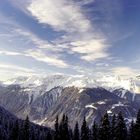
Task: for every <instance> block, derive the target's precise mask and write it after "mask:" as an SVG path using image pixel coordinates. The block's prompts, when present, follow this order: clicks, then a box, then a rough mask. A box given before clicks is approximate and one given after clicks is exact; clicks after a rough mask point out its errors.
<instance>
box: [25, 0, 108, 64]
mask: <svg viewBox="0 0 140 140" xmlns="http://www.w3.org/2000/svg"><path fill="white" fill-rule="evenodd" d="M90 2H93V1H87V2H85V1H81V2H80V3H79V2H77V3H75V2H73V1H71V0H70V1H66V0H59V1H58V0H57V1H56V0H51V1H49V0H35V1H32V2H31V3H30V4H29V5H28V7H27V10H28V11H29V12H30V13H31V15H32V16H33V17H35V18H36V19H37V20H38V22H39V23H42V24H46V25H49V26H50V27H52V28H53V29H54V30H55V31H65V34H64V35H63V36H61V37H60V40H61V39H63V43H64V42H69V44H71V43H73V46H71V45H70V46H68V47H67V51H68V52H71V53H75V54H79V57H80V59H81V60H85V61H88V62H93V61H95V60H97V59H102V58H106V57H109V55H110V54H109V53H108V52H107V49H108V47H109V45H108V44H107V41H106V38H105V37H104V36H103V35H100V33H99V32H98V31H97V30H96V28H95V27H94V25H93V23H91V21H90V19H88V18H87V17H86V15H85V13H84V11H83V9H82V7H81V3H82V4H87V3H90ZM81 40H82V41H81ZM103 40H104V41H103ZM79 42H82V44H81V45H79ZM63 43H61V46H64V45H66V44H65V43H64V44H63ZM56 46H59V44H56ZM59 47H60V46H59ZM89 51H90V52H89ZM77 57H78V56H77Z"/></svg>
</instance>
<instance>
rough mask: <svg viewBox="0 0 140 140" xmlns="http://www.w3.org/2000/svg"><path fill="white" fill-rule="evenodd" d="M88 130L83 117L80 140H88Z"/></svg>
mask: <svg viewBox="0 0 140 140" xmlns="http://www.w3.org/2000/svg"><path fill="white" fill-rule="evenodd" d="M88 131H89V128H88V126H87V122H86V119H85V117H84V120H83V124H82V127H81V140H89V132H88Z"/></svg>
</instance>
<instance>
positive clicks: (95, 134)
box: [92, 121, 98, 140]
mask: <svg viewBox="0 0 140 140" xmlns="http://www.w3.org/2000/svg"><path fill="white" fill-rule="evenodd" d="M97 139H98V125H97V124H96V122H95V121H94V124H93V126H92V140H97Z"/></svg>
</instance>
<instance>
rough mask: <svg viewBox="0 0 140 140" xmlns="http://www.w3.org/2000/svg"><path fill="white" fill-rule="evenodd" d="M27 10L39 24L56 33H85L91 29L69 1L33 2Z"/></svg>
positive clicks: (44, 0) (76, 7) (79, 10)
mask: <svg viewBox="0 0 140 140" xmlns="http://www.w3.org/2000/svg"><path fill="white" fill-rule="evenodd" d="M27 9H28V11H30V12H31V14H32V15H33V16H34V17H36V18H37V19H38V21H39V22H40V23H44V24H48V25H50V26H52V27H53V28H54V29H55V30H57V31H61V30H64V31H67V32H79V31H80V32H85V31H87V30H89V29H91V25H90V21H89V20H88V19H86V18H85V16H84V15H83V14H82V12H81V9H80V7H79V6H78V5H76V4H75V3H73V2H72V1H71V0H69V1H66V0H34V1H32V2H31V4H30V5H29V6H28V8H27Z"/></svg>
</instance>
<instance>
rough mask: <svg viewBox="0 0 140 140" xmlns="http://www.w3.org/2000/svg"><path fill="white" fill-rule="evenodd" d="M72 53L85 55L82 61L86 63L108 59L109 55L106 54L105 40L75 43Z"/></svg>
mask: <svg viewBox="0 0 140 140" xmlns="http://www.w3.org/2000/svg"><path fill="white" fill-rule="evenodd" d="M72 45H74V46H75V47H73V48H72V51H74V52H77V53H80V54H83V55H82V56H81V59H83V60H86V61H94V60H96V59H100V58H104V57H108V56H109V54H108V53H107V52H106V48H107V47H108V46H107V45H105V43H104V41H103V40H96V39H92V40H89V41H79V42H73V43H72Z"/></svg>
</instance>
